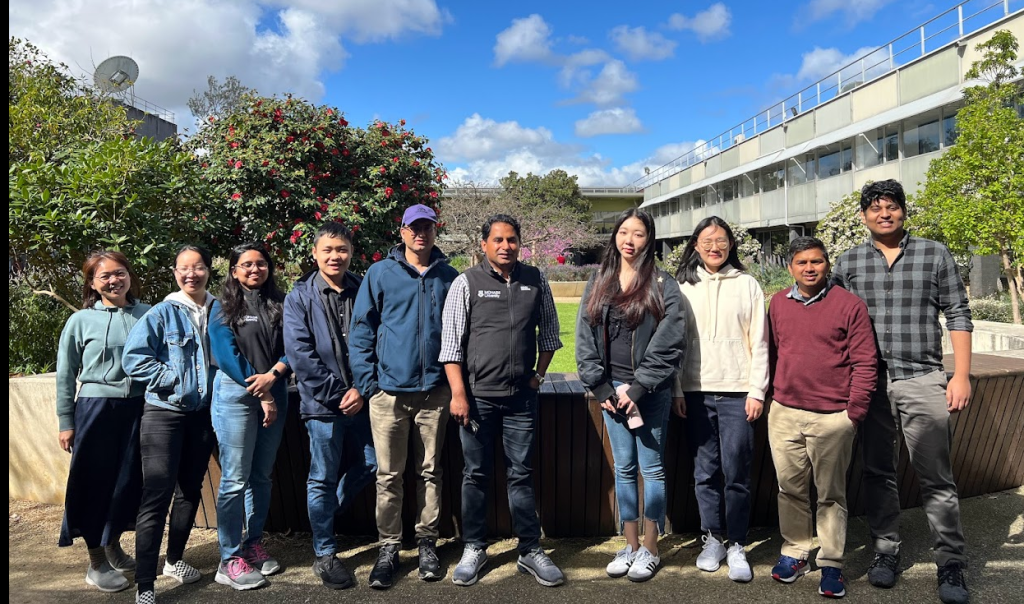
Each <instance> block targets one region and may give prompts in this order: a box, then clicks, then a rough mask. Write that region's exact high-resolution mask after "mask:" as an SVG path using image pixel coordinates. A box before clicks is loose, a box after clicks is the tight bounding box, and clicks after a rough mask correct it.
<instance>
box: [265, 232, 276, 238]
mask: <svg viewBox="0 0 1024 604" xmlns="http://www.w3.org/2000/svg"><path fill="white" fill-rule="evenodd" d="M274 235H277V231H270V232H269V233H267V239H268V240H269V239H273V238H274Z"/></svg>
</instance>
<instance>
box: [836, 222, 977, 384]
mask: <svg viewBox="0 0 1024 604" xmlns="http://www.w3.org/2000/svg"><path fill="white" fill-rule="evenodd" d="M833 281H834V282H835V283H836V284H837V285H839V286H840V287H842V288H844V289H846V290H848V291H850V292H852V293H854V294H856V295H857V296H859V297H860V298H861V299H862V300H864V302H866V303H867V305H868V311H869V313H870V315H871V323H872V324H873V325H874V328H875V336H876V338H877V339H878V346H879V352H880V353H881V357H882V360H883V361H884V362H885V365H886V369H887V371H888V374H889V379H891V380H903V379H909V378H913V377H919V376H922V375H927V374H929V373H931V372H933V371H938V370H941V369H942V327H941V326H940V324H939V312H940V311H941V312H942V314H944V315H945V317H946V328H947V329H948V330H949V331H967V332H970V331H973V330H974V325H973V324H972V323H971V309H970V307H969V306H968V305H967V291H966V289H965V288H964V283H963V281H962V280H961V279H960V273H959V271H958V270H957V266H956V262H955V261H954V260H953V255H952V254H950V253H949V250H948V249H947V248H946V246H944V245H942V244H941V243H936V242H935V241H931V240H929V239H921V238H919V237H911V236H910V233H907V234H906V235H905V236H904V237H903V240H902V241H900V251H899V255H898V256H897V257H896V260H895V261H894V262H893V263H892V266H889V263H888V262H887V261H886V259H885V255H884V254H883V253H882V251H881V250H880V249H878V248H877V247H876V246H875V244H874V243H873V242H872V241H870V240H868V241H867V242H866V243H862V244H861V245H858V246H857V247H855V248H853V249H851V250H849V251H848V252H846V253H845V254H843V255H842V256H841V257H840V258H839V260H838V261H837V262H836V265H835V268H834V269H833Z"/></svg>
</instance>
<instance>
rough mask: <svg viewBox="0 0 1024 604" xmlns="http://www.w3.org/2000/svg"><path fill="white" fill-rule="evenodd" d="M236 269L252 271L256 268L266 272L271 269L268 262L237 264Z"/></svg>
mask: <svg viewBox="0 0 1024 604" xmlns="http://www.w3.org/2000/svg"><path fill="white" fill-rule="evenodd" d="M235 268H240V269H242V270H243V271H251V270H252V269H254V268H255V269H258V270H261V271H265V270H267V269H268V268H270V265H269V264H267V261H266V260H257V261H256V262H243V263H241V264H236V265H235Z"/></svg>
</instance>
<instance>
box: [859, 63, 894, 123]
mask: <svg viewBox="0 0 1024 604" xmlns="http://www.w3.org/2000/svg"><path fill="white" fill-rule="evenodd" d="M899 81H900V80H899V73H897V72H893V73H890V74H889V75H887V76H885V77H884V78H881V79H879V80H875V81H874V82H871V83H870V84H866V85H864V86H861V87H860V88H857V89H855V90H854V91H853V92H852V93H851V94H850V99H851V100H850V103H851V112H852V114H853V121H854V122H859V121H861V120H865V119H867V118H869V117H871V116H873V115H878V114H879V113H882V112H883V111H888V110H890V109H892V108H894V107H896V106H897V105H899V102H900V97H899Z"/></svg>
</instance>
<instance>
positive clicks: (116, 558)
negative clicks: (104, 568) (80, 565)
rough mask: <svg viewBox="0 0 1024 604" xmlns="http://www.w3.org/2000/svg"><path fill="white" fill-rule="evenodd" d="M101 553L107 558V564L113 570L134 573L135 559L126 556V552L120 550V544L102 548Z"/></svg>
mask: <svg viewBox="0 0 1024 604" xmlns="http://www.w3.org/2000/svg"><path fill="white" fill-rule="evenodd" d="M103 553H104V554H105V555H106V556H107V562H110V566H112V567H114V570H119V571H121V572H123V573H131V572H135V558H132V557H131V556H130V555H128V552H126V551H124V550H123V549H122V548H121V544H120V543H115V544H114V545H107V546H104V548H103Z"/></svg>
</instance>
